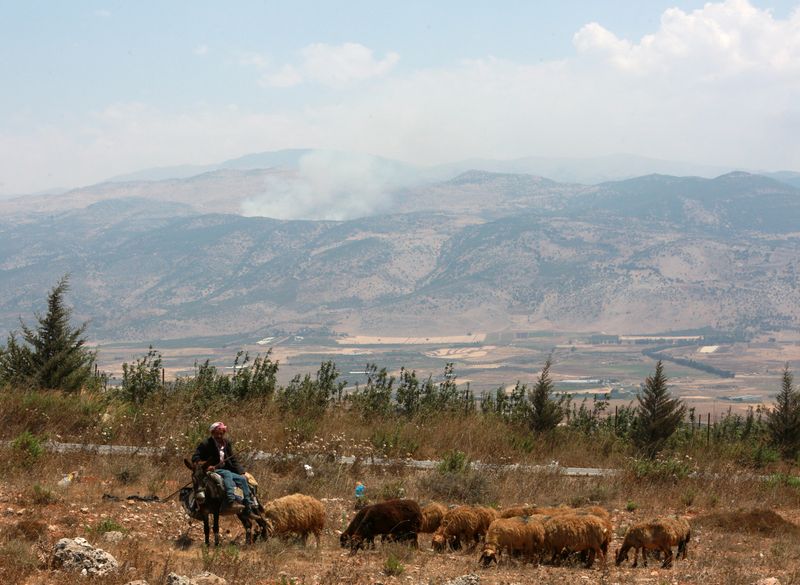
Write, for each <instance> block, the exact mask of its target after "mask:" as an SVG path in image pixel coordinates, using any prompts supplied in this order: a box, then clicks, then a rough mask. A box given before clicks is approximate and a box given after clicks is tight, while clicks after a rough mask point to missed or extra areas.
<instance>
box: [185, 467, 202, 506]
mask: <svg viewBox="0 0 800 585" xmlns="http://www.w3.org/2000/svg"><path fill="white" fill-rule="evenodd" d="M183 463H184V464H185V465H186V467H188V468H189V469H190V470H191V472H192V488H193V489H194V499H195V501H196V502H197V503H198V505H202V504H203V502H205V501H206V489H205V486H206V481H205V480H206V477H207V476H208V472H207V471H206V467H207V465H208V463H207V462H206V461H198V462H196V463H192V462H191V461H189V460H188V459H184V460H183Z"/></svg>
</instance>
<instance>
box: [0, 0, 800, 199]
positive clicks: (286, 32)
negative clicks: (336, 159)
mask: <svg viewBox="0 0 800 585" xmlns="http://www.w3.org/2000/svg"><path fill="white" fill-rule="evenodd" d="M0 10H1V11H2V12H0V14H2V16H0V83H1V84H2V91H0V195H3V194H5V195H8V194H12V193H27V192H33V191H37V190H41V189H47V188H51V187H74V186H78V185H83V184H89V183H93V182H97V181H100V180H102V179H104V178H107V177H111V176H113V175H117V174H122V173H126V172H130V171H135V170H139V169H142V168H147V167H153V166H167V165H176V164H204V163H212V162H219V161H222V160H224V159H228V158H233V157H237V156H240V155H243V154H246V153H250V152H259V151H266V150H276V149H281V148H297V147H319V148H330V149H339V150H347V151H356V152H363V153H371V154H378V155H382V156H386V157H390V158H396V159H400V160H404V161H408V162H412V163H419V164H436V163H442V162H449V161H453V160H458V159H462V158H468V157H488V158H515V157H523V156H593V155H604V154H612V153H619V152H628V153H635V154H640V155H644V156H649V157H655V158H663V159H670V160H681V161H691V162H697V163H705V164H719V165H729V166H740V167H745V168H763V169H770V170H777V169H792V170H800V139H798V136H800V10H798V1H797V0H793V1H788V0H751V1H750V2H748V1H746V0H728V1H726V2H713V3H707V4H706V3H703V2H691V1H677V0H676V1H673V2H665V1H661V0H647V1H627V2H623V1H613V0H605V1H604V0H582V1H579V0H557V1H556V0H554V1H548V2H545V1H542V2H530V1H527V0H519V1H495V2H491V3H490V2H466V1H465V0H458V1H438V2H432V1H409V0H404V1H402V2H376V1H375V0H369V1H363V2H348V1H346V0H337V1H335V2H322V1H318V2H303V1H297V0H294V1H291V2H288V1H287V2H269V1H264V2H244V1H242V2H233V3H222V2H217V1H214V2H211V1H208V2H200V1H196V0H192V1H191V2H189V1H186V2H178V1H175V2H162V1H159V2H149V1H137V2H122V1H120V2H89V1H79V0H71V1H69V2H60V1H57V0H52V1H50V2H43V1H35V0H32V1H30V2H28V1H25V2H19V1H17V0H0Z"/></svg>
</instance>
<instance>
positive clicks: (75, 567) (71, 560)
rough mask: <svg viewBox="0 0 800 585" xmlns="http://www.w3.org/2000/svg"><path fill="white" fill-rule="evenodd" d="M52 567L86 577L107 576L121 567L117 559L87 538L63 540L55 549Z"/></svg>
mask: <svg viewBox="0 0 800 585" xmlns="http://www.w3.org/2000/svg"><path fill="white" fill-rule="evenodd" d="M51 565H52V566H53V567H54V568H57V567H62V568H64V569H66V570H70V571H79V572H80V573H81V574H84V575H106V574H108V573H110V572H112V571H115V570H116V569H117V568H118V567H119V563H117V559H115V558H114V557H113V556H111V555H110V554H108V553H107V552H106V551H104V550H103V549H100V548H95V547H93V546H92V545H91V544H89V542H88V541H87V540H86V539H85V538H74V539H72V538H62V539H61V540H59V541H58V542H57V543H56V545H55V547H54V549H53V558H52V561H51Z"/></svg>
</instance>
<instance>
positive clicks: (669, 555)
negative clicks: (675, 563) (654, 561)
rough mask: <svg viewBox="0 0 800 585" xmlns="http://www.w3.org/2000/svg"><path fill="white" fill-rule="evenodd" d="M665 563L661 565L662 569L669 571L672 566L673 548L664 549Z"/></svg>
mask: <svg viewBox="0 0 800 585" xmlns="http://www.w3.org/2000/svg"><path fill="white" fill-rule="evenodd" d="M662 550H663V551H664V563H663V564H662V565H661V568H662V569H669V568H670V567H671V566H672V547H671V546H668V547H666V548H664V549H662Z"/></svg>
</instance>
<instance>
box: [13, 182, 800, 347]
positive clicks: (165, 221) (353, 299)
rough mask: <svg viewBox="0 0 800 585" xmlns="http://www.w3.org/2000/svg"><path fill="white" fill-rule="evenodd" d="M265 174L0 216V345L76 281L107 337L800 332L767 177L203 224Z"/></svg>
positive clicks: (84, 313) (774, 187)
mask: <svg viewBox="0 0 800 585" xmlns="http://www.w3.org/2000/svg"><path fill="white" fill-rule="evenodd" d="M273 172H281V173H284V172H286V171H264V170H259V171H244V173H245V174H244V175H242V174H238V173H240V171H215V172H212V173H210V174H205V175H200V176H198V177H193V178H192V179H187V180H170V181H167V184H165V183H164V182H144V183H137V184H135V186H132V184H125V183H123V184H116V187H114V189H112V190H111V191H109V190H108V189H110V188H111V187H109V185H105V186H104V185H101V186H96V187H90V188H86V189H84V190H81V191H80V192H79V193H77V192H72V194H67V195H66V197H68V199H69V198H71V199H70V200H71V203H70V205H74V206H76V207H75V208H73V209H63V210H59V208H58V206H56V207H55V208H49V207H47V205H49V204H45V203H43V202H41V201H40V202H38V203H37V202H34V203H30V205H29V206H28V207H30V208H32V209H33V210H37V212H35V213H30V212H27V210H26V212H25V213H18V214H17V215H10V214H9V215H6V216H4V217H5V218H6V219H3V220H0V333H5V332H7V331H9V330H12V329H14V328H16V327H18V317H19V316H23V317H25V318H27V317H28V316H30V315H32V314H33V312H34V311H36V310H39V309H40V305H39V303H41V302H42V300H43V299H44V296H45V294H46V291H47V290H48V288H49V287H50V286H52V284H53V283H54V282H55V281H56V280H57V278H58V277H59V276H60V275H62V274H64V273H67V272H69V273H70V274H71V275H72V280H71V282H72V292H71V294H70V301H71V302H73V303H74V305H75V311H76V316H79V317H81V318H84V319H91V321H92V323H91V327H90V331H91V334H92V336H96V337H97V338H99V339H103V340H117V339H126V340H135V339H138V340H150V339H167V338H169V339H175V338H184V337H191V336H197V335H208V334H212V333H214V334H225V333H232V332H237V333H251V332H252V333H254V334H261V333H268V332H269V331H272V330H275V329H282V330H286V331H291V330H296V329H298V328H301V327H312V328H325V329H328V330H335V331H339V332H382V331H393V332H396V333H397V334H406V333H411V332H415V333H421V332H426V333H430V334H433V333H437V332H441V333H443V334H444V333H449V334H463V333H464V332H465V331H496V330H500V329H503V328H507V327H511V328H514V327H522V328H525V329H535V328H541V329H561V330H576V329H580V330H584V331H585V330H603V331H608V332H617V333H624V332H626V331H632V330H636V331H665V330H675V329H691V328H696V327H701V326H713V327H718V328H723V329H743V328H750V329H753V330H771V329H781V328H786V327H798V326H800V303H798V300H800V299H799V298H798V294H800V293H798V290H800V281H799V280H798V279H799V278H800V277H798V269H799V268H800V266H798V263H800V230H799V229H798V228H797V226H796V219H797V218H799V217H800V190H797V189H795V188H793V187H790V186H788V185H785V184H782V183H778V182H776V181H773V180H771V179H768V178H765V177H760V176H755V175H748V174H745V173H733V174H729V175H724V176H721V177H718V178H716V179H700V178H691V177H689V178H681V177H668V176H658V175H655V176H647V177H641V178H637V179H632V180H628V181H622V182H615V183H605V184H602V185H599V186H597V187H586V186H580V185H568V184H561V183H556V182H554V181H550V180H547V179H544V178H541V177H534V176H529V175H508V174H492V173H486V172H478V171H473V172H468V173H465V174H462V175H459V176H458V177H456V178H454V179H452V180H449V181H445V182H441V183H435V184H429V185H424V186H420V187H415V188H407V189H405V190H402V191H399V192H397V193H396V194H395V196H394V203H393V204H392V207H393V209H392V211H393V212H391V213H385V214H382V215H377V216H371V217H365V218H361V219H353V220H348V221H307V220H295V221H281V220H275V219H269V218H264V217H242V216H241V215H237V214H233V213H227V214H224V213H206V212H204V211H202V209H204V208H220V209H221V208H223V207H224V206H225V204H232V202H234V201H236V200H237V198H239V199H241V198H242V197H244V196H245V194H246V193H249V192H250V191H248V189H250V188H251V187H252V186H253V185H255V183H256V182H257V181H256V180H255V178H257V177H263V176H265V174H269V173H273ZM228 173H237V174H235V175H233V176H235V177H237V178H236V180H235V181H234V180H233V179H232V178H231V177H232V176H230V175H228ZM244 177H250V179H252V180H253V182H252V183H250V187H248V188H247V189H245V187H244V186H243V185H244V184H245V183H242V182H240V179H241V180H242V181H244ZM231 181H233V182H232V183H231ZM232 184H235V185H238V187H237V188H235V189H233V190H232V191H231V190H229V189H230V188H231V185H232ZM125 185H127V188H123V187H124V186H125ZM170 185H171V187H169V186H170ZM211 185H216V187H215V189H219V190H215V189H212V188H211V187H210V186H211ZM198 186H200V187H198ZM168 187H169V188H168ZM117 189H119V191H118V190H117ZM193 189H194V190H193ZM131 192H133V193H134V194H135V195H134V196H126V197H124V198H114V196H113V195H114V194H121V193H127V194H129V193H131ZM164 193H168V194H169V197H166V196H165V197H164V198H163V199H159V197H160V196H161V195H159V194H164ZM156 200H158V203H155V201H156ZM79 201H80V202H81V204H80V206H77V205H78V202H79ZM92 201H94V202H92ZM226 202H227V203H226ZM87 203H88V205H87ZM233 207H235V205H233ZM44 209H48V212H47V213H42V211H43V210H44ZM18 211H19V210H18Z"/></svg>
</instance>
